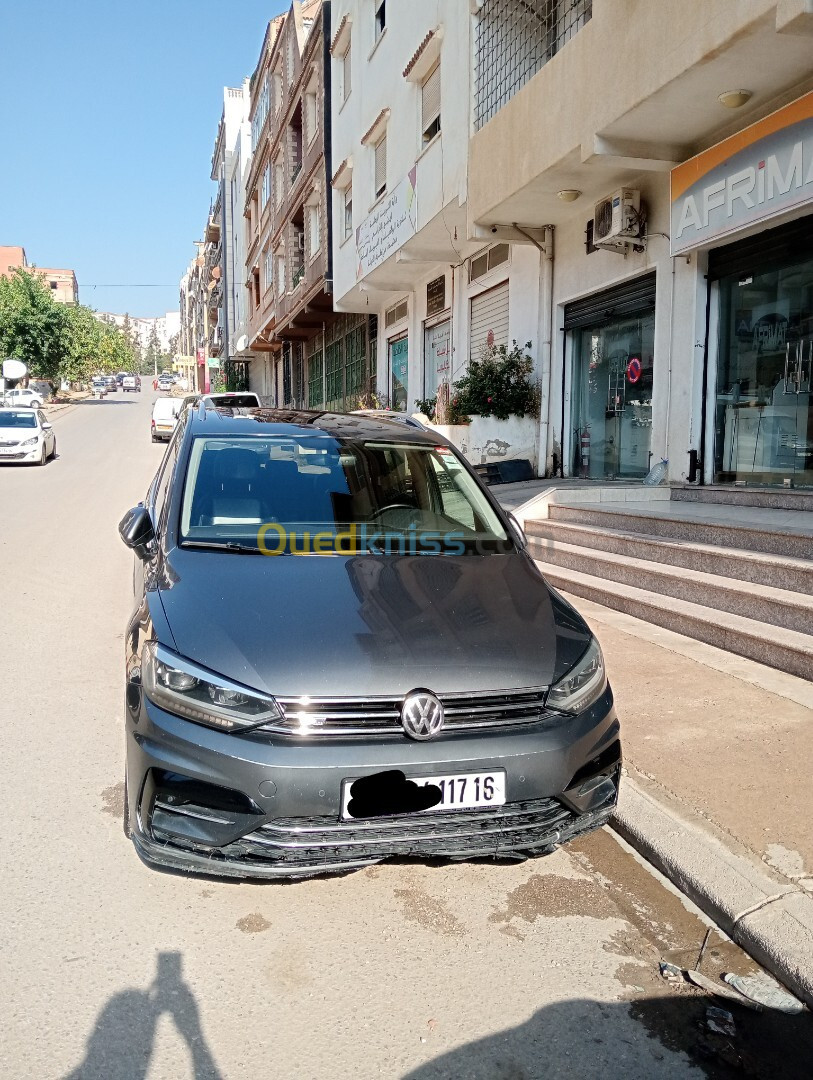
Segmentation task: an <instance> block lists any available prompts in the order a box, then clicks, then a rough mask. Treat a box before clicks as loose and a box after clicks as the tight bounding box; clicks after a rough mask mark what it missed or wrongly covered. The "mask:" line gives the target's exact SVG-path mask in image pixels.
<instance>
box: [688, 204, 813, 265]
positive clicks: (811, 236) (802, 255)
mask: <svg viewBox="0 0 813 1080" xmlns="http://www.w3.org/2000/svg"><path fill="white" fill-rule="evenodd" d="M811 248H813V216H810V217H804V218H800V219H799V220H798V221H791V222H790V223H789V224H787V225H781V226H780V227H779V228H778V229H767V230H766V231H765V232H761V233H757V234H756V235H755V236H747V237H746V238H745V239H744V240H738V241H736V242H735V243H733V244H726V246H725V247H721V248H715V249H714V250H713V251H710V252H709V279H710V280H712V281H716V280H718V279H719V278H723V277H728V276H729V274H741V273H748V272H753V271H754V270H758V271H759V272H760V273H766V272H767V271H769V270H776V269H779V268H780V267H783V266H791V265H793V263H797V262H804V261H805V260H806V259H809V258H810V250H811Z"/></svg>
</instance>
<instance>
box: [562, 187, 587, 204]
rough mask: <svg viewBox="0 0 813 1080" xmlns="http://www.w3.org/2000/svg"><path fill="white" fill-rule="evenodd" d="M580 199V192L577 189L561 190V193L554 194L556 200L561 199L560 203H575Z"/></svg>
mask: <svg viewBox="0 0 813 1080" xmlns="http://www.w3.org/2000/svg"><path fill="white" fill-rule="evenodd" d="M580 197H581V192H580V191H579V190H578V188H563V189H562V190H561V191H557V192H556V198H557V199H561V200H562V202H575V201H576V199H578V198H580Z"/></svg>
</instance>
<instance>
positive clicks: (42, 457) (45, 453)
mask: <svg viewBox="0 0 813 1080" xmlns="http://www.w3.org/2000/svg"><path fill="white" fill-rule="evenodd" d="M47 460H48V451H47V450H46V449H45V443H44V442H43V444H42V453H41V454H40V459H39V461H38V462H37V464H38V465H44V464H45V462H46V461H47Z"/></svg>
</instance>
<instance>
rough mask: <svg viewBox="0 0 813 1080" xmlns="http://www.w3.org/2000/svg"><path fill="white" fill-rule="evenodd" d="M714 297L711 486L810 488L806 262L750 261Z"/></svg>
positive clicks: (812, 309)
mask: <svg viewBox="0 0 813 1080" xmlns="http://www.w3.org/2000/svg"><path fill="white" fill-rule="evenodd" d="M778 261H779V260H778V259H777V260H776V262H778ZM763 265H764V264H763ZM719 290H720V324H719V325H720V329H719V345H718V360H717V393H716V400H715V413H714V418H715V438H714V464H715V479H716V480H717V481H718V482H723V483H725V482H728V483H732V482H734V483H736V482H740V483H742V482H745V483H748V484H776V485H788V486H804V487H808V486H813V408H811V394H813V257H810V256H809V255H808V256H807V257H805V256H802V257H801V258H799V259H798V261H796V260H790V259H788V261H787V262H786V263H785V265H774V267H772V268H764V269H763V266H760V261H759V259H758V258H753V259H752V260H750V262H749V264H748V268H747V269H746V268H745V266H743V269H741V270H739V271H737V272H735V273H733V274H729V275H728V276H726V277H723V278H722V279H721V280H720V283H719Z"/></svg>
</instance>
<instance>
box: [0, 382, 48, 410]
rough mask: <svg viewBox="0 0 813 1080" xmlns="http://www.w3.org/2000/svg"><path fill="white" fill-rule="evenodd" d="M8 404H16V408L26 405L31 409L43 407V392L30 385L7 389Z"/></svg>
mask: <svg viewBox="0 0 813 1080" xmlns="http://www.w3.org/2000/svg"><path fill="white" fill-rule="evenodd" d="M6 405H14V406H15V408H17V407H19V406H21V405H25V406H27V407H28V408H29V409H41V408H42V394H38V393H37V391H36V390H31V389H29V388H28V387H19V388H17V389H14V390H6Z"/></svg>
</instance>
